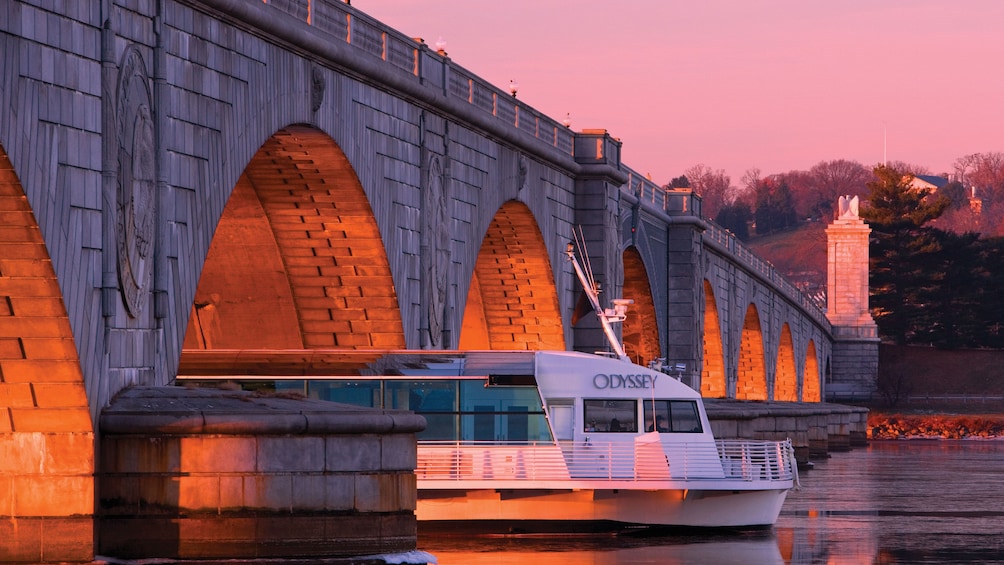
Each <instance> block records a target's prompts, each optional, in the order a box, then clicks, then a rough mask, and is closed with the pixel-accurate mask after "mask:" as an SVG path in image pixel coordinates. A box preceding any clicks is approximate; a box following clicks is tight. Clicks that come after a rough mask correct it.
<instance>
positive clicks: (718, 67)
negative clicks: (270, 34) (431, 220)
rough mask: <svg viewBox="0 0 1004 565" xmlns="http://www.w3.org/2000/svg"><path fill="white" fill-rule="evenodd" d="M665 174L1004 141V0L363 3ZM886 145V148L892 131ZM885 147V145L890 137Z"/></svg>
mask: <svg viewBox="0 0 1004 565" xmlns="http://www.w3.org/2000/svg"><path fill="white" fill-rule="evenodd" d="M352 5H353V7H355V8H358V9H360V10H362V11H363V12H366V13H367V14H369V15H371V16H373V17H375V18H376V19H378V20H380V21H382V22H384V23H386V24H388V25H390V26H391V27H393V28H395V29H397V30H399V31H401V32H403V33H405V34H407V35H409V36H412V37H422V38H424V39H425V41H426V43H428V44H430V45H434V44H435V43H436V41H437V40H438V39H439V38H440V37H442V39H443V40H445V41H446V51H447V52H448V53H449V56H450V58H451V59H453V61H454V62H456V63H457V64H459V65H461V66H463V67H465V68H467V69H468V70H470V71H472V72H474V73H475V74H477V75H478V76H480V77H482V78H483V79H485V80H487V81H488V82H490V83H492V84H495V85H497V86H499V87H500V88H503V89H504V88H506V87H507V86H508V84H509V81H510V80H511V79H512V80H515V81H516V82H517V83H518V84H519V94H518V95H519V98H520V100H522V101H523V102H525V103H527V104H530V105H531V106H533V107H534V108H536V109H537V110H540V111H541V112H544V113H546V114H548V115H550V116H551V117H553V118H555V119H557V120H559V121H560V120H561V119H563V118H564V117H565V114H566V113H570V114H571V119H572V128H573V129H575V130H581V129H587V128H603V129H606V130H607V131H609V132H610V134H611V135H613V136H614V137H618V138H620V139H621V141H623V143H624V146H623V151H622V160H623V162H624V163H625V164H627V165H628V166H629V167H631V168H633V169H635V170H637V171H638V172H641V173H643V174H644V173H649V174H651V175H652V178H653V180H654V181H656V182H658V183H660V184H664V183H667V182H669V180H670V179H671V178H673V177H676V176H679V175H681V174H683V172H684V171H685V170H686V169H687V168H689V167H691V166H693V165H696V164H698V163H703V164H705V165H707V166H709V167H711V168H713V169H725V170H726V172H727V173H728V174H729V175H730V176H731V177H732V183H733V184H734V185H737V184H739V181H740V177H741V176H742V174H743V172H744V171H746V170H747V169H749V168H751V167H758V168H759V169H760V170H761V171H762V173H764V174H770V173H779V172H786V171H789V170H793V169H801V170H806V169H809V168H811V167H812V166H813V165H815V164H816V163H818V162H820V161H823V160H832V159H850V160H855V161H858V162H860V163H862V164H863V165H865V166H869V167H870V166H872V165H875V164H877V163H880V162H882V160H883V151H885V154H886V155H887V156H888V159H889V160H890V161H892V160H899V161H906V162H908V163H912V164H917V165H922V166H925V167H927V168H928V169H930V170H931V172H932V173H935V174H938V173H942V172H950V171H951V170H952V165H953V163H954V162H955V160H956V159H957V158H958V157H961V156H963V155H967V154H970V153H976V152H989V151H1004V141H1002V138H1001V136H1002V133H1004V1H1001V0H965V1H964V2H956V1H951V0H840V1H839V2H824V1H811V0H756V1H749V0H735V1H721V0H685V1H684V0H624V1H623V2H612V1H609V0H608V1H605V2H600V1H596V0H493V1H491V2H485V1H480V0H433V1H428V2H420V1H416V0H353V1H352ZM884 139H885V140H886V141H885V145H884V143H883V140H884ZM884 147H885V149H884Z"/></svg>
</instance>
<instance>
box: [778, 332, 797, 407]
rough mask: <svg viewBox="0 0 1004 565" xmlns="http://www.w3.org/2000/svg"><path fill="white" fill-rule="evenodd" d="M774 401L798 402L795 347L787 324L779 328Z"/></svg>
mask: <svg viewBox="0 0 1004 565" xmlns="http://www.w3.org/2000/svg"><path fill="white" fill-rule="evenodd" d="M774 371H775V372H774V400H777V401H780V402H797V401H798V375H797V374H796V369H795V346H794V345H793V344H792V340H791V328H790V327H789V326H788V324H784V326H782V327H781V342H780V344H779V346H778V348H777V367H776V368H775V369H774Z"/></svg>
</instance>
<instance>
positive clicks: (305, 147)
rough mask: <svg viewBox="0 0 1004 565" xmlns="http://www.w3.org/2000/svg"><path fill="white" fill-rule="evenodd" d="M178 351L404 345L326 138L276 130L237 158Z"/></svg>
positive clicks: (391, 296)
mask: <svg viewBox="0 0 1004 565" xmlns="http://www.w3.org/2000/svg"><path fill="white" fill-rule="evenodd" d="M184 347H185V349H316V348H335V349H368V348H387V349H399V348H404V347H405V337H404V328H403V324H402V321H401V312H400V308H399V305H398V300H397V292H396V290H395V288H394V281H393V278H392V276H391V270H390V265H389V263H388V260H387V253H386V251H385V248H384V245H383V240H382V239H381V237H380V232H379V229H378V226H377V222H376V218H375V217H374V215H373V211H372V208H371V207H370V204H369V200H368V199H367V197H366V194H365V192H364V191H363V188H362V185H361V184H360V182H359V178H358V177H357V176H356V173H355V171H354V169H353V168H352V165H351V164H350V163H349V161H348V159H347V158H346V157H345V154H344V153H343V152H342V150H341V148H339V147H338V145H337V144H336V143H335V141H334V140H332V139H331V138H330V137H329V136H328V135H327V134H325V133H323V132H321V131H319V130H317V129H314V128H312V127H309V126H302V125H294V126H289V127H286V128H284V129H282V130H280V131H278V132H276V133H275V134H274V135H273V136H272V137H271V138H269V139H268V140H267V141H266V142H265V143H264V144H262V146H261V148H259V150H258V152H257V153H255V155H254V157H253V158H252V159H251V161H250V162H249V163H248V165H247V167H246V169H245V171H244V174H242V175H241V177H240V179H239V180H238V181H237V185H236V186H235V187H234V189H233V192H232V193H231V195H230V199H229V200H228V201H227V205H226V206H225V208H224V210H223V214H222V216H221V218H220V221H219V224H218V225H217V227H216V231H215V233H214V235H213V241H212V243H211V245H210V248H209V253H208V254H207V256H206V262H205V264H204V266H203V271H202V274H201V277H200V279H199V285H198V288H197V289H196V292H195V304H194V306H193V309H192V314H191V316H190V318H189V323H188V329H187V331H186V334H185V342H184ZM182 357H184V354H182Z"/></svg>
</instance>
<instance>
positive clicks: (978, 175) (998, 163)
mask: <svg viewBox="0 0 1004 565" xmlns="http://www.w3.org/2000/svg"><path fill="white" fill-rule="evenodd" d="M955 175H956V177H957V178H958V180H959V181H960V182H962V184H963V185H965V187H966V188H967V189H969V191H970V192H969V195H970V196H973V193H974V192H975V196H976V197H977V198H980V199H982V200H983V201H984V203H985V204H987V203H990V202H993V201H996V200H1001V199H1002V198H1001V197H1002V196H1004V153H1001V152H999V151H991V152H987V153H973V154H972V155H966V156H964V157H959V158H958V159H956V161H955ZM974 189H975V190H974Z"/></svg>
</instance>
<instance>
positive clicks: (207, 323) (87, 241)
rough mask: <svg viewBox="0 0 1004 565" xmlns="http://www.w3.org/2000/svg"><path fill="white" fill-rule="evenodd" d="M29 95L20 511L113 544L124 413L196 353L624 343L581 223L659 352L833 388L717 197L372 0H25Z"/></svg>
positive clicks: (829, 348) (765, 380) (11, 81)
mask: <svg viewBox="0 0 1004 565" xmlns="http://www.w3.org/2000/svg"><path fill="white" fill-rule="evenodd" d="M0 101H2V104H3V107H4V108H6V111H5V112H4V113H3V114H0V408H2V409H3V413H2V414H3V417H0V517H3V521H2V524H0V532H7V530H9V529H10V528H12V527H14V526H12V525H11V524H13V523H14V522H15V520H14V519H15V518H19V519H21V522H20V523H21V524H29V523H30V524H34V526H33V527H37V528H39V531H40V532H41V533H40V534H39V535H41V536H49V537H50V538H52V537H53V536H64V537H65V538H66V539H87V538H88V537H89V536H91V535H92V532H91V530H90V525H89V524H90V521H89V520H90V519H89V518H88V517H89V516H93V514H94V505H95V500H94V498H93V496H92V495H91V494H87V495H81V496H75V497H74V498H73V499H72V501H71V502H67V500H66V499H65V497H61V496H59V495H58V492H60V491H67V490H70V491H72V492H76V493H93V492H94V476H95V474H96V473H100V468H101V459H100V454H96V453H95V448H94V445H95V438H96V437H97V436H98V435H99V434H100V430H99V429H97V427H98V426H97V422H98V416H99V414H100V412H101V410H102V408H103V407H105V406H107V405H108V403H109V401H110V399H112V398H113V397H114V396H115V395H116V394H117V393H119V392H120V391H122V390H123V389H126V388H128V387H131V386H133V385H147V386H165V385H169V384H171V383H172V380H173V378H174V376H175V375H176V374H177V371H178V368H179V365H180V364H182V363H184V359H185V351H186V350H189V349H206V348H209V349H221V348H240V349H294V350H295V349H318V348H335V349H365V348H370V349H405V348H407V349H537V348H548V349H552V348H553V349H579V350H587V351H592V350H599V349H604V343H603V341H602V338H603V334H602V332H601V331H600V329H599V326H598V323H597V321H596V319H595V317H593V316H587V317H585V318H583V319H582V320H580V321H578V323H577V324H573V323H572V317H573V313H574V311H575V305H576V300H577V297H578V296H579V288H578V286H577V284H578V283H577V281H576V280H575V278H574V274H573V271H572V267H571V265H570V264H569V263H568V261H567V259H566V257H565V254H564V251H565V249H566V246H567V245H568V243H569V242H570V241H572V240H573V238H574V234H575V233H576V232H578V230H581V233H582V235H583V236H584V239H585V241H586V244H587V246H586V247H587V251H588V260H589V263H590V267H591V270H592V272H593V273H594V274H595V276H596V278H597V280H599V281H600V282H601V283H602V284H603V289H604V293H603V295H602V297H601V299H602V301H604V302H605V301H607V300H608V299H610V298H616V297H624V298H630V299H633V300H634V304H633V305H632V306H631V308H630V310H629V317H628V319H627V320H626V321H625V323H624V325H623V328H622V335H623V339H624V341H625V345H626V348H627V351H628V352H629V354H630V355H631V356H632V358H634V359H635V360H636V361H638V362H640V363H649V362H651V361H653V360H655V359H659V358H661V359H663V360H664V361H665V362H666V364H667V365H669V366H671V367H674V370H675V372H676V373H678V374H679V376H681V377H682V378H684V379H686V380H687V381H688V382H689V383H690V384H691V385H692V386H694V387H695V388H698V389H700V390H701V391H702V392H703V393H704V395H705V396H707V397H713V398H734V399H750V400H777V401H804V402H814V401H819V400H820V398H822V397H823V395H824V393H825V391H824V388H825V386H826V375H827V373H828V369H827V368H828V367H830V366H831V357H832V355H833V328H832V327H831V325H830V323H829V322H828V321H827V319H826V318H825V316H824V315H823V313H822V311H821V310H820V309H819V308H818V307H817V306H816V305H815V304H813V303H812V302H811V301H809V300H808V299H807V298H806V297H805V296H802V295H801V294H800V293H799V292H798V291H797V290H796V289H795V288H794V287H793V286H792V285H790V284H789V283H788V282H786V281H785V280H784V279H783V278H782V277H780V276H779V275H778V274H777V273H776V272H775V271H774V270H773V269H772V268H771V266H770V265H769V264H767V263H765V262H764V261H763V260H761V259H759V258H757V257H755V256H753V255H752V254H751V253H750V252H749V251H748V250H746V249H745V248H743V246H742V245H741V244H740V243H739V242H737V241H736V240H735V239H734V238H733V237H732V236H731V235H730V234H728V233H727V232H725V231H723V230H721V229H720V228H718V227H716V226H714V225H713V224H711V223H709V222H707V221H706V220H705V219H703V218H702V217H701V215H700V205H701V202H700V199H699V198H698V197H696V196H695V195H693V194H692V193H690V192H689V191H665V190H663V189H661V188H660V187H659V186H657V185H655V184H653V183H652V182H650V181H649V180H646V179H645V178H643V177H641V176H640V175H638V174H637V173H635V172H634V171H633V170H632V169H630V168H629V167H627V166H625V164H623V163H621V161H620V147H621V145H620V142H619V141H618V140H616V139H615V138H613V137H611V136H610V135H609V134H608V133H607V132H605V131H602V130H586V131H573V130H571V129H569V128H567V127H565V126H564V125H563V124H561V123H559V122H557V121H555V120H554V119H552V118H551V117H549V116H546V115H543V114H541V113H540V112H538V111H536V110H534V109H533V108H532V107H529V106H527V105H525V104H523V103H522V102H520V101H519V100H517V99H516V98H515V97H514V96H512V95H510V94H509V93H508V92H506V91H504V90H501V89H499V88H497V87H495V86H493V85H490V84H487V83H486V82H485V81H483V80H482V79H480V78H479V77H478V76H477V75H476V74H474V73H473V72H471V71H469V70H467V69H465V68H464V67H461V66H459V65H457V64H456V63H455V62H454V61H452V60H451V59H450V58H449V56H448V55H447V54H445V53H437V52H436V51H435V50H433V49H430V47H428V46H427V45H426V44H425V43H423V42H422V41H420V40H415V39H412V38H410V37H406V36H404V35H403V34H401V33H399V32H397V31H395V30H393V29H390V28H388V27H387V26H385V25H383V24H381V23H380V22H378V21H375V20H374V19H372V18H370V17H368V16H366V15H365V14H364V13H361V12H359V11H358V10H356V9H354V8H352V7H351V6H349V5H347V4H345V3H343V2H339V1H336V0H266V1H264V2H262V1H261V0H147V1H140V2H135V1H124V0H100V1H95V2H53V1H50V0H15V1H12V2H5V3H3V5H2V6H0ZM26 493H32V494H31V496H28V495H27V494H26ZM45 493H50V494H45ZM32 520H34V522H32ZM21 527H24V526H21ZM3 535H6V534H3ZM2 560H3V559H2V558H0V561H2Z"/></svg>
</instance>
